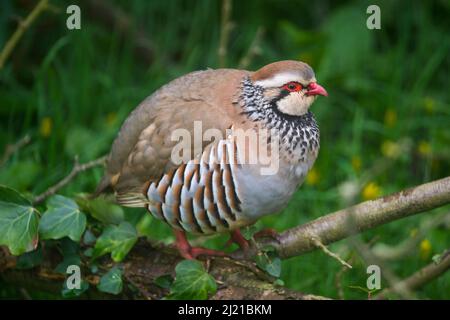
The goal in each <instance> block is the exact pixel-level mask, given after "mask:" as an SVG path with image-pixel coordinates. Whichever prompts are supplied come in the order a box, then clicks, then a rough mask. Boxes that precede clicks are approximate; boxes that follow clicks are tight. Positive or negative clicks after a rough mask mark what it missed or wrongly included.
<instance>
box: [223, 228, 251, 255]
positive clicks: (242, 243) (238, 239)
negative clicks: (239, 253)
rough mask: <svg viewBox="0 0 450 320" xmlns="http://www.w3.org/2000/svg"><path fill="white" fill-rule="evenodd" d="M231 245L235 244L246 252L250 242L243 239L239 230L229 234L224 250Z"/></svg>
mask: <svg viewBox="0 0 450 320" xmlns="http://www.w3.org/2000/svg"><path fill="white" fill-rule="evenodd" d="M233 243H236V244H237V245H238V246H239V248H241V249H242V250H243V251H248V250H249V249H250V242H249V241H248V240H247V239H245V237H244V236H243V235H242V233H241V231H240V230H239V229H236V230H234V231H232V232H231V233H230V239H228V241H227V242H226V243H225V248H228V247H229V246H231V245H232V244H233Z"/></svg>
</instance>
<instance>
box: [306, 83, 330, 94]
mask: <svg viewBox="0 0 450 320" xmlns="http://www.w3.org/2000/svg"><path fill="white" fill-rule="evenodd" d="M306 94H307V95H308V96H317V95H321V96H325V97H327V96H328V92H327V90H325V88H324V87H322V86H321V85H320V84H317V83H315V82H312V83H311V84H310V85H309V86H308V91H306Z"/></svg>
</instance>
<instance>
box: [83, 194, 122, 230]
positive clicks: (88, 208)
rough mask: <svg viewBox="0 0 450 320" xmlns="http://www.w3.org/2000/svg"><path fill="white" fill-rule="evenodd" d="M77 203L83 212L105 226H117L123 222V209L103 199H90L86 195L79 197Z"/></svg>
mask: <svg viewBox="0 0 450 320" xmlns="http://www.w3.org/2000/svg"><path fill="white" fill-rule="evenodd" d="M77 203H78V204H79V205H80V207H81V208H82V210H83V211H85V212H87V213H89V214H90V215H91V216H93V217H94V218H95V219H97V220H99V221H101V222H104V223H106V224H119V223H121V222H122V221H124V212H123V208H122V207H120V206H118V205H117V204H114V203H112V202H111V201H108V200H107V199H106V198H104V197H97V198H95V199H90V198H89V197H88V196H87V195H79V196H78V197H77Z"/></svg>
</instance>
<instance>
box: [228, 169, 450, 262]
mask: <svg viewBox="0 0 450 320" xmlns="http://www.w3.org/2000/svg"><path fill="white" fill-rule="evenodd" d="M449 203H450V177H447V178H444V179H441V180H436V181H433V182H429V183H425V184H422V185H420V186H417V187H414V188H410V189H407V190H403V191H400V192H397V193H394V194H391V195H388V196H385V197H382V198H379V199H377V200H372V201H366V202H363V203H360V204H357V205H355V206H352V207H350V208H347V209H343V210H339V211H337V212H334V213H331V214H328V215H326V216H323V217H321V218H318V219H316V220H314V221H311V222H309V223H306V224H304V225H301V226H298V227H294V228H292V229H289V230H287V231H285V232H283V233H282V234H280V236H279V237H278V239H276V240H275V239H262V240H260V241H257V244H258V246H264V245H271V246H273V247H274V248H275V249H276V250H277V252H278V254H279V255H280V257H282V258H290V257H294V256H297V255H300V254H303V253H306V252H309V251H312V250H315V249H316V248H317V245H316V244H315V243H314V240H313V239H314V238H315V239H318V240H319V241H320V242H321V243H322V244H323V245H327V244H330V243H333V242H336V241H339V240H342V239H344V238H347V237H349V236H350V235H352V234H355V233H360V232H363V231H366V230H368V229H372V228H375V227H378V226H380V225H383V224H385V223H388V222H391V221H395V220H398V219H401V218H405V217H408V216H411V215H414V214H417V213H419V212H424V211H427V210H431V209H434V208H437V207H440V206H443V205H446V204H449ZM349 222H350V223H349ZM253 250H256V249H255V248H254V249H253ZM254 253H255V251H254V252H253V254H254ZM233 256H234V257H235V258H242V257H243V256H244V254H243V252H242V251H238V252H236V253H235V254H234V255H233Z"/></svg>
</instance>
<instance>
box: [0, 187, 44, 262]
mask: <svg viewBox="0 0 450 320" xmlns="http://www.w3.org/2000/svg"><path fill="white" fill-rule="evenodd" d="M38 224H39V217H38V214H37V211H36V209H35V208H33V206H32V205H31V203H30V201H28V200H27V199H26V198H25V197H24V196H22V195H21V194H20V193H19V192H17V191H16V190H14V189H11V188H9V187H6V186H2V185H0V245H6V246H7V247H8V248H9V251H10V252H11V253H12V254H13V255H20V254H22V253H25V252H29V251H32V250H34V249H36V247H37V244H38Z"/></svg>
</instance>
